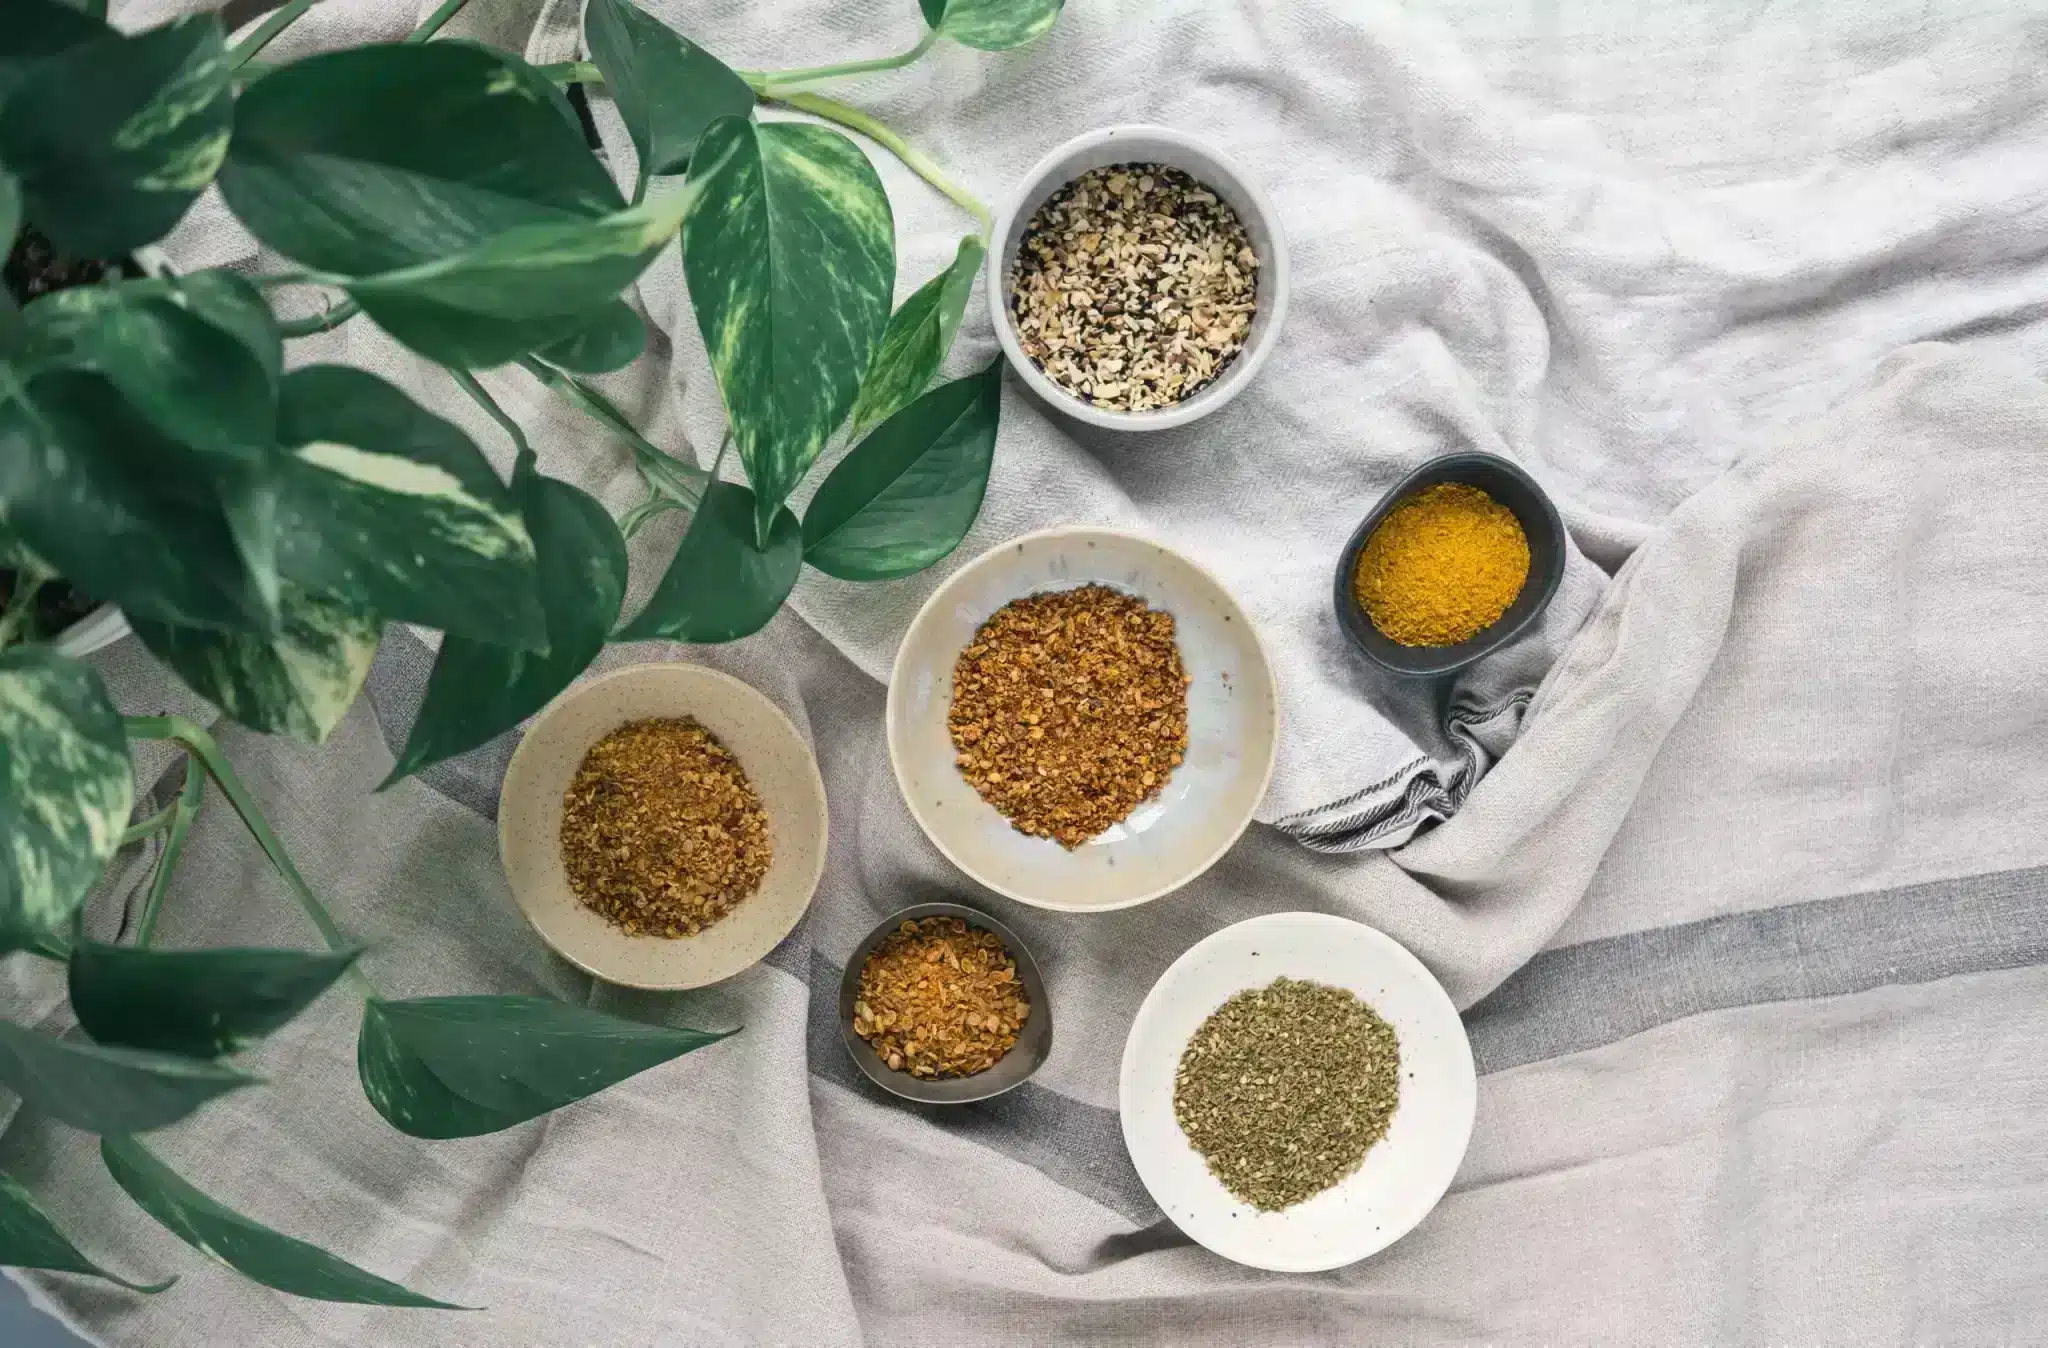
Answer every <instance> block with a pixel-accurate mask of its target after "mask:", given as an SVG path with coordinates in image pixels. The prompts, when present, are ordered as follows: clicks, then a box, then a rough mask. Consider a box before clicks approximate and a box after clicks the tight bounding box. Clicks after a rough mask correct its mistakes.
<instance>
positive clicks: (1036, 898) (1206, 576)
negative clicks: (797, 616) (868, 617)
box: [883, 524, 1281, 913]
mask: <svg viewBox="0 0 2048 1348" xmlns="http://www.w3.org/2000/svg"><path fill="white" fill-rule="evenodd" d="M1067 537H1096V538H1118V539H1124V540H1127V541H1129V542H1132V543H1136V544H1140V545H1142V546H1144V547H1148V548H1158V549H1160V550H1161V551H1164V552H1167V553H1170V554H1171V555H1172V556H1173V557H1174V558H1175V559H1176V560H1178V561H1179V562H1181V563H1182V564H1184V565H1185V566H1187V568H1188V569H1189V570H1191V571H1193V572H1194V573H1195V574H1197V575H1198V576H1200V577H1201V578H1202V579H1203V580H1205V581H1207V582H1208V583H1209V584H1210V585H1212V586H1214V587H1215V588H1216V590H1217V591H1218V592H1219V593H1220V594H1223V595H1224V596H1226V597H1228V598H1229V599H1230V601H1231V603H1232V604H1233V605H1234V606H1236V607H1237V610H1238V612H1239V613H1240V614H1243V607H1242V605H1238V604H1237V599H1236V596H1235V595H1232V594H1231V592H1230V591H1229V590H1228V589H1227V588H1226V587H1225V586H1224V584H1223V582H1222V581H1221V580H1219V579H1217V577H1216V574H1215V573H1214V572H1213V571H1210V570H1209V569H1208V568H1207V567H1205V566H1203V565H1202V564H1201V563H1200V562H1197V561H1195V560H1194V559H1193V558H1192V557H1189V556H1188V555H1187V554H1186V553H1184V552H1181V551H1180V550H1179V549H1177V548H1172V547H1168V546H1167V545H1166V544H1164V543H1162V542H1160V541H1159V540H1158V539H1156V538H1153V537H1151V536H1150V535H1147V534H1142V533H1139V532H1137V531H1136V530H1132V529H1113V528H1109V527H1107V526H1104V525H1094V524H1064V525H1059V526H1056V527H1054V528H1051V529H1039V530H1035V531H1034V532H1032V533H1028V534H1019V535H1018V536H1017V537H1015V538H1009V539H1005V540H1003V541H1002V542H1001V543H998V544H995V545H994V546H992V547H990V548H989V549H988V550H987V551H986V552H984V553H983V554H982V555H981V556H980V557H976V558H975V559H974V561H972V562H969V563H968V564H967V565H966V566H963V567H961V568H960V569H959V570H957V571H955V572H954V573H953V574H952V575H950V576H948V577H946V580H945V583H943V584H942V585H940V586H939V588H938V589H936V590H934V591H932V593H931V596H930V597H929V598H927V599H926V600H925V602H924V605H923V607H922V608H920V609H919V610H918V616H917V618H913V619H912V620H911V628H912V629H915V627H916V626H917V623H918V620H919V619H921V618H922V617H923V616H924V614H925V612H926V611H928V610H933V609H939V608H942V607H944V606H945V605H946V604H947V603H948V602H950V599H949V596H950V595H951V593H952V592H953V590H954V589H955V588H957V587H958V586H959V585H961V584H964V583H965V577H966V576H967V573H968V572H969V571H970V570H972V569H973V568H974V567H975V565H976V564H978V563H979V562H980V561H981V560H982V559H983V558H984V557H989V556H993V555H995V554H998V553H1001V552H1005V551H1008V550H1011V549H1015V548H1018V547H1020V546H1022V545H1024V544H1027V543H1034V542H1040V541H1043V540H1046V539H1054V538H1067ZM1019 597H1021V595H1020V596H1019ZM1243 620H1244V630H1245V632H1246V633H1247V634H1248V635H1249V637H1250V639H1251V643H1252V648H1253V649H1254V650H1255V651H1257V652H1258V656H1259V665H1260V667H1261V668H1262V669H1263V670H1264V671H1265V673H1266V678H1267V680H1268V682H1269V684H1277V680H1276V679H1275V678H1274V675H1273V662H1272V659H1271V657H1270V655H1269V654H1268V652H1267V650H1266V646H1265V642H1264V641H1263V640H1261V638H1260V637H1259V629H1258V625H1257V624H1256V623H1254V622H1252V620H1251V616H1250V615H1249V614H1243ZM909 650H910V640H909V633H908V632H906V633H905V638H904V640H903V641H902V642H901V643H899V644H898V646H897V648H896V658H895V660H894V662H893V663H892V665H891V667H890V671H889V681H890V684H891V685H892V686H894V685H895V683H896V682H897V681H898V680H900V679H904V678H907V677H908V674H907V672H906V671H905V669H904V667H903V664H904V660H905V657H906V655H907V653H908V652H909ZM1272 708H1273V735H1272V738H1271V740H1270V741H1269V742H1268V744H1267V746H1266V755H1265V760H1266V761H1265V762H1264V763H1263V764H1261V765H1260V768H1259V785H1258V790H1257V791H1256V792H1254V793H1253V797H1252V798H1253V800H1254V801H1259V800H1264V799H1265V796H1266V792H1267V790H1268V789H1269V788H1270V787H1271V786H1272V785H1273V772H1274V770H1275V768H1276V767H1277V766H1278V764H1279V761H1280V733H1281V725H1280V699H1279V696H1278V689H1277V687H1274V689H1273V696H1272ZM896 721H897V717H896V700H895V699H894V698H893V697H892V698H889V699H888V700H887V702H886V703H885V708H884V713H883V737H884V739H885V740H886V741H887V743H888V745H889V749H890V754H889V758H890V768H891V771H892V773H893V774H894V775H895V777H896V784H897V788H898V790H899V792H900V793H901V794H902V796H903V802H904V805H905V807H906V808H907V809H909V811H910V813H911V817H912V818H914V819H915V820H916V821H917V824H918V827H919V828H920V829H922V830H923V831H924V835H925V836H926V837H927V838H929V839H931V842H932V845H933V846H934V847H936V848H938V849H939V852H940V854H941V855H943V856H944V857H945V858H946V860H948V861H950V862H952V863H953V865H955V866H956V867H958V868H959V869H960V870H962V871H964V872H966V874H967V875H969V876H970V877H972V878H973V879H974V881H975V882H976V883H977V884H980V885H983V886H985V887H986V888H988V889H991V890H993V891H995V892H996V893H998V894H1001V895H1002V896H1003V897H1004V898H1008V899H1015V900H1016V901H1017V902H1019V903H1023V904H1028V905H1030V906H1031V907H1033V908H1043V909H1047V910H1050V911H1053V912H1073V913H1108V912H1115V911H1116V910H1117V909H1120V908H1135V907H1137V906H1138V905H1139V904H1142V903H1150V902H1152V900H1154V899H1158V898H1163V897H1165V896H1166V895H1168V894H1171V893H1173V892H1174V891H1176V890H1178V889H1181V888H1183V887H1185V886H1186V885H1188V884H1189V883H1191V882H1192V881H1193V880H1195V879H1197V878H1198V877H1200V876H1202V875H1204V874H1207V872H1208V871H1209V869H1210V868H1211V867H1212V866H1214V865H1215V864H1216V863H1217V862H1218V861H1221V860H1222V859H1223V855H1224V853H1226V852H1228V851H1229V850H1230V849H1231V848H1232V847H1235V846H1236V845H1237V840H1238V839H1239V838H1242V837H1243V836H1244V833H1245V830H1246V829H1248V828H1250V827H1251V825H1252V820H1253V818H1254V817H1255V811H1256V807H1254V812H1250V813H1247V814H1246V815H1245V817H1244V819H1243V820H1242V821H1241V822H1240V823H1239V824H1238V826H1237V827H1236V828H1235V829H1234V830H1232V831H1230V832H1229V833H1228V834H1226V835H1224V836H1221V837H1219V838H1218V839H1217V841H1216V844H1215V846H1214V847H1212V848H1211V849H1209V851H1208V852H1207V853H1206V854H1205V855H1204V856H1203V857H1202V859H1201V863H1200V864H1199V865H1198V866H1196V867H1195V868H1194V869H1193V870H1192V871H1190V872H1189V873H1188V874H1187V875H1186V876H1184V877H1182V878H1181V879H1178V880H1174V881H1170V882H1168V883H1165V884H1161V885H1159V886H1156V887H1155V888H1153V889H1150V890H1147V891H1145V892H1144V893H1141V894H1139V895H1137V896H1136V897H1133V898H1126V899H1121V900H1119V901H1117V902H1115V903H1095V904H1073V903H1061V902H1058V901H1056V900H1051V899H1047V898H1046V897H1044V896H1043V895H1033V894H1027V893H1023V892H1021V891H1020V890H1018V889H1016V888H1014V887H1012V886H1008V885H1003V884H999V883H997V882H995V881H994V880H991V879H989V878H988V877H986V876H984V875H982V874H980V873H979V872H978V871H976V870H975V868H973V867H971V866H969V865H968V864H967V862H966V861H965V860H964V859H962V858H961V857H960V856H959V855H958V854H957V853H956V852H955V851H954V849H953V848H952V847H950V846H948V845H947V843H946V839H945V831H944V830H943V829H940V828H938V827H936V826H935V825H934V824H933V822H932V821H931V819H930V818H928V817H927V815H926V812H925V810H924V808H923V806H922V805H921V804H920V803H919V801H918V799H917V796H916V793H915V792H914V791H912V790H911V789H910V787H909V785H908V784H907V783H906V782H905V780H904V777H903V769H902V766H901V764H900V763H898V762H897V759H896V744H897V738H896Z"/></svg>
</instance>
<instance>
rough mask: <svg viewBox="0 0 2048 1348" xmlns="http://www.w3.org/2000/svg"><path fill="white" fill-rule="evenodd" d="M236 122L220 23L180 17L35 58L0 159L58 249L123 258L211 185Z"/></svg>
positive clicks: (6, 123) (2, 110)
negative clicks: (16, 177) (18, 180)
mask: <svg viewBox="0 0 2048 1348" xmlns="http://www.w3.org/2000/svg"><path fill="white" fill-rule="evenodd" d="M11 22H12V18H11V14H10V24H11ZM233 119H234V100H233V97H232V95H231V93H230V86H229V72H228V64H227V48H226V45H225V43H224V42H223V41H222V38H221V30H220V21H219V20H218V19H216V18H214V16H212V15H211V14H207V15H200V16H195V17H190V18H183V19H177V20H174V21H172V22H171V23H169V24H166V25H165V26H164V27H162V28H156V29H151V30H150V31H148V32H145V33H138V34H136V35H135V36H134V37H128V36H125V35H123V34H120V33H114V32H107V33H104V34H102V35H101V36H98V37H95V38H93V39H92V40H90V41H86V42H80V43H78V44H76V45H75V46H71V47H69V48H68V49H66V50H64V51H63V52H61V53H60V54H58V55H55V56H52V57H50V58H48V59H46V60H44V61H42V62H39V63H38V64H37V65H36V66H34V67H33V68H32V69H31V70H30V71H29V73H28V74H27V76H26V77H25V78H24V79H23V80H22V81H21V83H20V85H19V86H18V87H16V88H15V90H14V91H13V93H12V94H10V95H9V96H8V98H7V101H6V103H5V104H4V105H0V160H4V161H5V162H6V164H7V166H8V168H9V169H11V170H12V171H13V172H14V173H16V174H17V175H19V176H20V178H21V180H22V184H23V187H24V188H25V190H26V193H27V196H28V217H29V219H30V220H32V221H34V222H35V224H36V227H37V228H39V229H40V230H42V231H43V233H45V234H47V235H48V236H49V237H50V239H51V241H52V242H54V243H55V244H56V245H57V246H58V247H60V248H62V249H64V250H65V251H67V252H70V253H74V254H77V255H79V256H81V257H103V258H110V257H120V256H122V255H124V254H126V253H129V252H132V251H133V250H134V249H136V248H139V247H141V246H142V245H143V244H145V243H149V242H151V241H152V240H155V239H158V238H161V237H162V236H163V235H164V234H166V233H168V232H169V231H170V228H171V226H172V225H175V224H176V223H177V222H178V218H179V217H180V216H182V215H184V213H185V208H186V207H188V206H190V205H191V204H192V202H193V200H194V198H196V197H197V196H198V195H199V194H200V193H201V192H203V191H205V190H206V186H207V184H209V183H211V182H212V181H213V175H214V173H215V171H216V170H218V169H219V168H220V165H221V161H222V160H223V159H224V158H225V157H226V155H227V149H228V137H229V127H230V124H231V123H232V121H233Z"/></svg>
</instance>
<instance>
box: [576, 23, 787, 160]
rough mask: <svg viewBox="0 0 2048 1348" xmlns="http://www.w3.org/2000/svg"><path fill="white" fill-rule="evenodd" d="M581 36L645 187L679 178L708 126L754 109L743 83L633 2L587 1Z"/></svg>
mask: <svg viewBox="0 0 2048 1348" xmlns="http://www.w3.org/2000/svg"><path fill="white" fill-rule="evenodd" d="M583 37H584V40H585V41H586V42H588V43H589V44H590V56H591V59H592V60H594V61H596V62H597V68H598V69H599V70H601V71H603V72H604V85H605V88H606V89H607V90H608V91H609V92H610V93H611V96H612V98H613V100H614V101H616V102H617V103H618V105H619V116H620V117H621V118H623V119H624V121H625V123H626V133H627V134H628V135H630V136H631V137H632V138H633V148H634V150H636V151H637V152H638V153H639V156H640V177H641V180H642V181H643V182H644V181H645V180H646V179H648V178H650V177H655V176H658V175H661V174H665V173H681V172H682V171H683V170H684V169H686V168H688V167H689V166H690V152H691V151H692V150H694V149H695V148H696V146H697V138H698V137H699V136H701V135H703V134H704V128H705V127H707V126H709V125H711V123H712V122H714V121H716V120H717V119H718V118H720V117H745V116H747V115H748V114H750V113H751V112H753V110H754V91H753V90H752V89H750V88H749V87H747V82H746V81H745V80H743V79H741V78H740V77H739V76H738V75H737V74H735V73H733V71H732V70H730V69H728V68H727V67H726V65H725V63H724V62H723V61H720V60H719V59H718V58H717V57H715V56H713V55H711V54H710V53H709V52H707V51H705V50H704V49H703V48H702V47H699V46H698V45H697V44H696V43H694V42H691V41H690V40H689V39H688V38H685V37H683V36H681V35H680V34H678V33H676V32H675V31H673V30H672V29H670V28H669V27H668V26H667V25H665V24H663V23H662V22H661V21H660V20H658V19H653V18H650V17H648V15H647V14H646V13H644V12H643V11H642V10H640V9H639V8H638V7H637V6H635V5H634V4H633V3H632V0H590V6H589V8H588V9H586V10H584V11H583Z"/></svg>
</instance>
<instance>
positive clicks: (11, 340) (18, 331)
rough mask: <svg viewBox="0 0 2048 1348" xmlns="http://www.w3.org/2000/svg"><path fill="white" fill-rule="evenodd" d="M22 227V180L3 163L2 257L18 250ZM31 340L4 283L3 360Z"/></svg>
mask: <svg viewBox="0 0 2048 1348" xmlns="http://www.w3.org/2000/svg"><path fill="white" fill-rule="evenodd" d="M20 230H21V182H20V180H19V179H17V178H16V177H15V176H14V175H13V174H11V173H9V172H8V171H7V170H6V169H5V168H4V167H0V257H5V256H7V255H8V254H9V253H11V252H13V250H14V236H15V235H16V234H17V233H19V232H20ZM27 343H28V327H27V325H26V324H25V323H23V322H22V318H21V306H20V305H18V304H16V303H15V302H14V296H13V295H11V294H9V293H8V292H7V290H6V288H5V287H0V360H11V359H13V358H14V357H15V356H16V355H17V354H18V353H19V352H20V351H21V349H22V347H24V346H25V345H27Z"/></svg>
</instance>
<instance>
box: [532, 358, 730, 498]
mask: <svg viewBox="0 0 2048 1348" xmlns="http://www.w3.org/2000/svg"><path fill="white" fill-rule="evenodd" d="M519 364H520V366H521V367H522V368H524V369H525V370H526V372H527V373H528V374H530V375H532V376H533V377H534V378H535V379H538V380H540V382H541V383H543V384H546V385H547V386H548V387H549V388H552V389H554V390H555V391H556V392H557V393H560V394H561V395H562V396H563V397H565V398H567V399H568V400H569V401H570V402H572V403H574V404H576V406H577V407H578V408H580V409H582V411H583V413H584V414H585V415H586V416H588V417H590V418H591V419H592V420H594V421H596V422H598V423H600V424H601V425H603V426H604V427H605V428H606V429H607V430H609V431H611V432H612V433H613V434H615V435H617V436H618V437H619V438H620V439H622V440H624V441H625V442H626V445H627V447H628V448H629V449H631V450H632V451H633V461H634V463H635V464H637V465H638V466H639V468H640V475H641V476H642V477H644V478H647V479H648V485H649V486H650V487H653V488H654V489H655V490H657V491H660V492H661V493H662V494H663V495H665V496H667V497H669V498H670V499H671V500H674V501H675V502H676V504H677V505H678V506H680V507H682V508H683V509H686V510H690V509H695V508H696V506H697V503H698V502H699V501H701V500H703V499H704V485H705V484H706V483H708V482H709V481H710V480H711V475H710V474H708V473H706V472H705V471H704V470H703V469H702V468H699V467H697V466H696V465H695V464H689V463H684V462H683V461H682V460H681V459H678V458H677V457H676V456H675V455H673V454H670V453H669V452H667V451H666V450H664V449H662V448H660V447H659V446H657V445H656V444H654V443H653V442H652V441H650V440H649V439H648V438H647V437H646V436H644V435H642V434H640V432H639V430H638V429H637V428H636V427H635V426H634V425H633V423H632V422H630V421H628V420H627V419H626V414H625V413H623V412H621V411H620V410H619V409H618V408H617V407H614V406H613V405H612V402H611V400H610V399H609V398H607V397H605V396H604V395H603V394H602V393H599V392H598V391H597V390H596V389H594V388H591V387H590V386H589V385H587V384H585V383H584V382H583V381H582V380H580V379H578V378H576V376H574V375H572V374H568V373H566V372H565V371H562V370H557V369H556V368H555V367H554V366H552V365H549V364H547V363H546V362H545V361H540V360H535V359H534V358H533V357H532V356H522V357H520V359H519Z"/></svg>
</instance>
